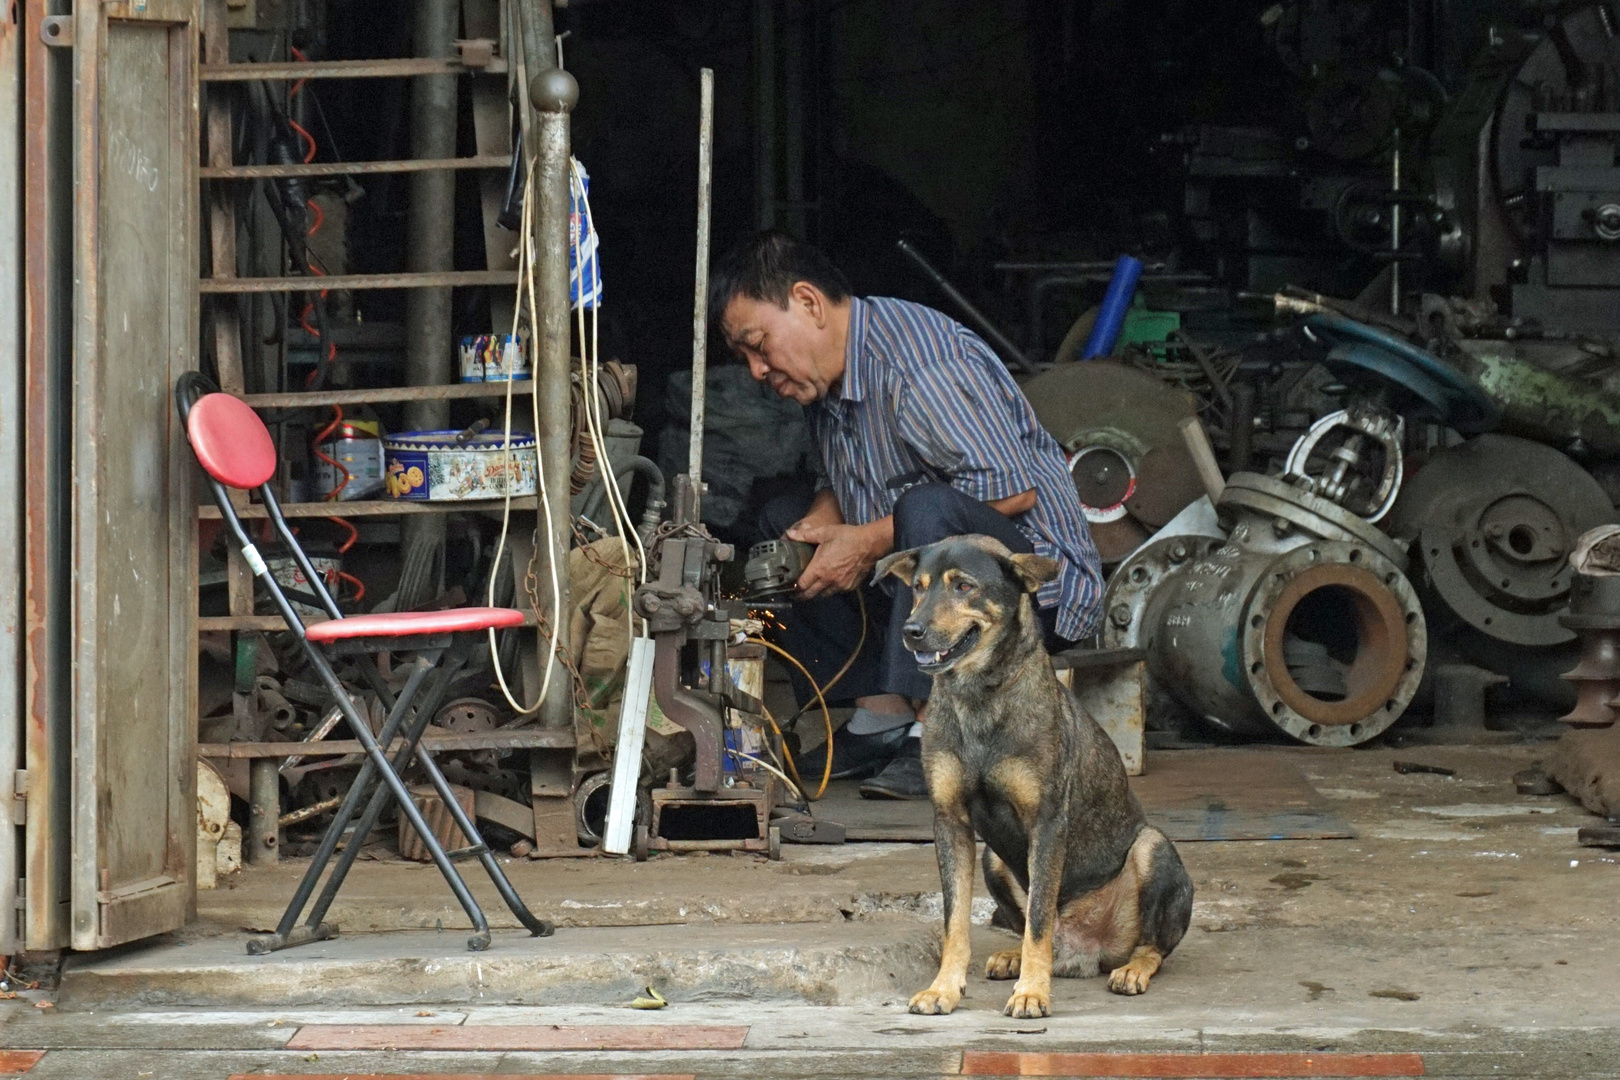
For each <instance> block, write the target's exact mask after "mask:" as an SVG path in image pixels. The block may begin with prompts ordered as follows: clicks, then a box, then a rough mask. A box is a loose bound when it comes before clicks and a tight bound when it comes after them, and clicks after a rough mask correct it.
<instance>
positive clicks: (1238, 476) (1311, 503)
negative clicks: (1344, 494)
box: [1216, 473, 1406, 569]
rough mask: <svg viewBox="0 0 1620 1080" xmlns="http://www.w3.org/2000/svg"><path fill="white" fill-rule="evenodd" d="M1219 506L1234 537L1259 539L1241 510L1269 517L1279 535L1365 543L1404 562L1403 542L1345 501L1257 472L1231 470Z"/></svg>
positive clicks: (1398, 564) (1247, 542)
mask: <svg viewBox="0 0 1620 1080" xmlns="http://www.w3.org/2000/svg"><path fill="white" fill-rule="evenodd" d="M1216 510H1217V511H1218V512H1219V514H1220V517H1221V523H1222V524H1223V525H1226V526H1227V527H1228V528H1230V529H1231V531H1232V542H1233V543H1235V544H1239V545H1243V546H1254V545H1256V544H1258V543H1259V542H1260V541H1261V538H1260V537H1258V536H1256V535H1254V528H1253V525H1252V524H1251V523H1249V522H1244V521H1240V520H1239V518H1240V517H1241V516H1242V512H1243V511H1248V512H1249V513H1250V514H1253V515H1257V516H1259V517H1262V518H1270V519H1271V522H1272V530H1273V531H1274V532H1275V533H1276V535H1277V537H1278V538H1282V537H1285V536H1286V534H1288V533H1290V532H1294V531H1298V532H1303V533H1306V534H1308V535H1310V536H1315V537H1320V538H1321V539H1323V540H1333V541H1343V542H1346V543H1352V544H1361V545H1364V546H1366V547H1368V548H1371V549H1372V550H1373V551H1374V552H1376V553H1377V554H1378V555H1380V556H1382V557H1383V558H1385V559H1387V560H1389V561H1390V562H1392V563H1394V564H1395V567H1396V568H1397V569H1404V568H1405V566H1406V551H1405V549H1404V548H1403V547H1402V546H1401V544H1400V542H1399V541H1397V540H1394V539H1392V538H1390V537H1389V536H1386V535H1385V534H1384V533H1383V532H1381V531H1380V530H1379V529H1378V527H1377V526H1375V525H1373V524H1371V523H1369V522H1368V521H1366V520H1365V519H1364V518H1359V517H1357V516H1356V515H1354V514H1352V513H1350V512H1349V511H1348V510H1346V509H1344V508H1343V507H1342V506H1338V505H1336V504H1334V503H1331V502H1329V501H1328V500H1326V499H1323V498H1320V497H1318V496H1316V495H1312V494H1311V493H1310V492H1308V491H1302V490H1300V489H1299V488H1297V487H1294V486H1293V485H1292V484H1289V483H1287V482H1285V481H1283V480H1280V479H1278V478H1276V477H1274V476H1262V475H1260V474H1259V473H1233V474H1232V475H1231V477H1229V478H1228V479H1227V481H1226V487H1225V489H1224V490H1222V492H1221V498H1220V502H1219V503H1218V504H1217V505H1216Z"/></svg>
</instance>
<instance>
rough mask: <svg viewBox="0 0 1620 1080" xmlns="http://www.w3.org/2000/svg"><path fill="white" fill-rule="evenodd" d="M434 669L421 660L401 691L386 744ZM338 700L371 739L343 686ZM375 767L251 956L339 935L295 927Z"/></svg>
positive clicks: (367, 767) (365, 772)
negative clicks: (274, 925)
mask: <svg viewBox="0 0 1620 1080" xmlns="http://www.w3.org/2000/svg"><path fill="white" fill-rule="evenodd" d="M316 666H317V668H320V669H322V674H323V675H329V676H331V680H330V681H331V682H334V683H335V682H336V681H337V677H336V675H335V674H333V673H332V671H331V668H330V666H328V665H326V663H325V658H324V657H322V658H321V659H320V662H319V663H318V664H317V665H316ZM432 670H433V664H432V662H431V661H429V660H426V659H424V658H419V659H418V661H417V666H416V669H415V670H414V671H412V672H411V675H410V678H409V679H408V680H407V681H406V684H405V688H404V690H403V691H401V693H400V697H399V699H398V700H396V701H395V703H394V708H393V709H392V710H391V711H390V712H389V715H388V720H387V722H385V723H384V724H383V731H382V735H383V738H384V739H385V740H386V741H388V742H392V741H393V739H394V736H395V734H396V733H397V732H398V730H399V727H400V724H401V723H402V722H403V720H404V716H405V713H406V711H407V709H408V707H409V705H410V699H411V698H412V697H413V696H415V694H416V692H417V690H418V689H419V688H420V687H421V685H422V680H423V679H425V678H427V676H428V674H429V673H430V672H431V671H432ZM336 697H337V705H338V708H339V709H340V710H342V712H343V715H344V718H345V719H347V720H348V721H349V726H350V727H351V728H354V729H356V731H357V733H358V731H359V730H360V729H361V728H364V730H365V733H366V734H367V735H368V736H369V735H370V734H371V728H370V725H369V724H368V723H366V722H365V721H364V720H363V719H362V718H361V717H360V715H359V711H358V710H356V709H355V708H354V705H353V702H352V701H351V700H350V699H349V696H348V694H347V693H344V692H343V691H342V688H341V685H340V686H339V689H338V691H337V693H336ZM401 703H403V704H401ZM374 768H375V767H374V765H373V764H372V762H371V761H370V759H369V758H368V759H367V760H366V761H365V762H364V763H363V764H362V765H361V766H360V774H359V775H358V776H357V777H355V780H354V783H353V784H351V785H350V786H349V790H348V792H347V793H346V794H345V795H344V797H343V803H342V805H341V806H339V808H338V812H337V816H336V817H334V818H333V819H332V824H331V826H330V827H329V828H328V829H327V830H326V835H325V836H323V837H322V838H321V843H320V847H319V848H317V849H316V852H315V856H314V858H313V859H311V860H310V864H309V869H307V870H306V871H304V876H303V879H302V880H301V881H299V883H298V888H297V890H296V891H295V892H294V893H293V897H292V900H290V901H289V902H288V904H287V910H286V911H284V912H283V913H282V916H281V922H280V923H279V924H277V926H276V931H275V933H273V934H266V935H263V936H260V937H255V938H252V939H250V940H249V941H248V943H247V951H248V952H249V953H251V954H253V955H255V956H262V955H264V954H266V953H271V952H276V951H278V950H280V949H286V948H290V947H292V946H294V945H303V944H307V943H308V942H311V941H322V940H325V939H327V938H331V937H335V936H337V928H336V927H332V926H323V925H321V924H320V923H319V921H318V920H316V921H314V922H312V923H311V925H309V926H305V927H298V928H297V929H294V928H295V927H296V926H297V923H298V919H299V916H300V915H302V914H303V911H304V906H305V905H306V904H308V903H309V897H310V894H311V893H313V892H314V891H315V884H316V882H318V881H319V880H320V876H321V873H322V871H323V870H325V868H326V864H327V863H328V862H329V861H330V860H331V858H332V853H333V852H334V851H336V850H337V845H338V843H339V842H340V841H341V840H342V839H343V831H344V830H345V829H346V828H348V824H349V821H350V820H351V819H352V818H353V817H354V814H355V811H356V810H358V809H359V807H360V800H361V798H362V797H363V796H364V795H365V792H366V789H367V787H368V786H369V781H370V779H371V775H372V772H373V770H374Z"/></svg>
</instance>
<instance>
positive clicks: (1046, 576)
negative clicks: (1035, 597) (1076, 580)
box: [1006, 555, 1059, 593]
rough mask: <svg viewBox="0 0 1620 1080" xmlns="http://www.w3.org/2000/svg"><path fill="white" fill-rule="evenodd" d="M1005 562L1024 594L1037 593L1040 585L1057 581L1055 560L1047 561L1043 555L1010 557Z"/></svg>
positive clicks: (1057, 567) (1057, 568)
mask: <svg viewBox="0 0 1620 1080" xmlns="http://www.w3.org/2000/svg"><path fill="white" fill-rule="evenodd" d="M1006 562H1007V564H1008V566H1009V567H1010V568H1011V569H1012V572H1013V576H1014V577H1016V578H1017V579H1018V580H1019V582H1020V583H1021V584H1022V585H1023V586H1024V591H1025V592H1031V593H1032V592H1039V591H1040V588H1041V586H1042V585H1045V584H1046V583H1047V582H1048V581H1055V580H1057V576H1058V570H1059V566H1058V561H1057V560H1056V559H1048V558H1047V557H1046V556H1044V555H1012V556H1009V557H1008V558H1007V560H1006Z"/></svg>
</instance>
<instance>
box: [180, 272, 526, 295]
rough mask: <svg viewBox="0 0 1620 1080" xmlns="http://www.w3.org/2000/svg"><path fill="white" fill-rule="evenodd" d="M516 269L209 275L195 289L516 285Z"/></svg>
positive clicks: (247, 290) (258, 290) (262, 290)
mask: <svg viewBox="0 0 1620 1080" xmlns="http://www.w3.org/2000/svg"><path fill="white" fill-rule="evenodd" d="M516 284H517V271H516V270H445V271H442V272H437V273H425V274H328V275H326V276H325V277H317V276H310V277H302V276H299V277H210V278H201V279H199V280H198V282H197V289H198V291H199V292H201V293H203V294H204V295H207V294H209V293H215V294H218V293H267V292H312V291H314V290H317V289H319V290H321V291H323V292H324V291H326V290H328V289H438V288H444V287H447V286H448V287H454V286H462V287H467V286H476V285H516Z"/></svg>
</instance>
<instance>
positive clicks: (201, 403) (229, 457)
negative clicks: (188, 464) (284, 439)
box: [186, 394, 276, 488]
mask: <svg viewBox="0 0 1620 1080" xmlns="http://www.w3.org/2000/svg"><path fill="white" fill-rule="evenodd" d="M186 437H187V438H189V439H190V440H191V449H192V452H193V453H195V454H196V455H197V463H198V464H199V465H201V466H202V467H203V471H204V472H206V473H207V474H208V475H209V476H212V477H213V478H214V479H215V480H218V481H219V482H220V483H222V484H224V485H225V486H226V487H233V488H256V487H258V486H259V485H260V484H263V483H264V482H265V481H267V480H269V479H270V478H271V477H272V476H274V475H275V473H276V444H275V443H274V442H272V441H271V439H270V431H269V429H268V428H266V427H265V426H264V421H263V420H260V419H259V414H258V413H256V412H254V411H253V410H252V409H251V408H249V407H248V406H247V405H245V404H243V403H242V401H241V400H240V399H238V398H234V397H232V396H231V395H229V394H205V395H203V396H202V397H200V398H198V399H197V401H196V404H194V405H192V406H191V413H190V415H189V416H188V417H187V419H186Z"/></svg>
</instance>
